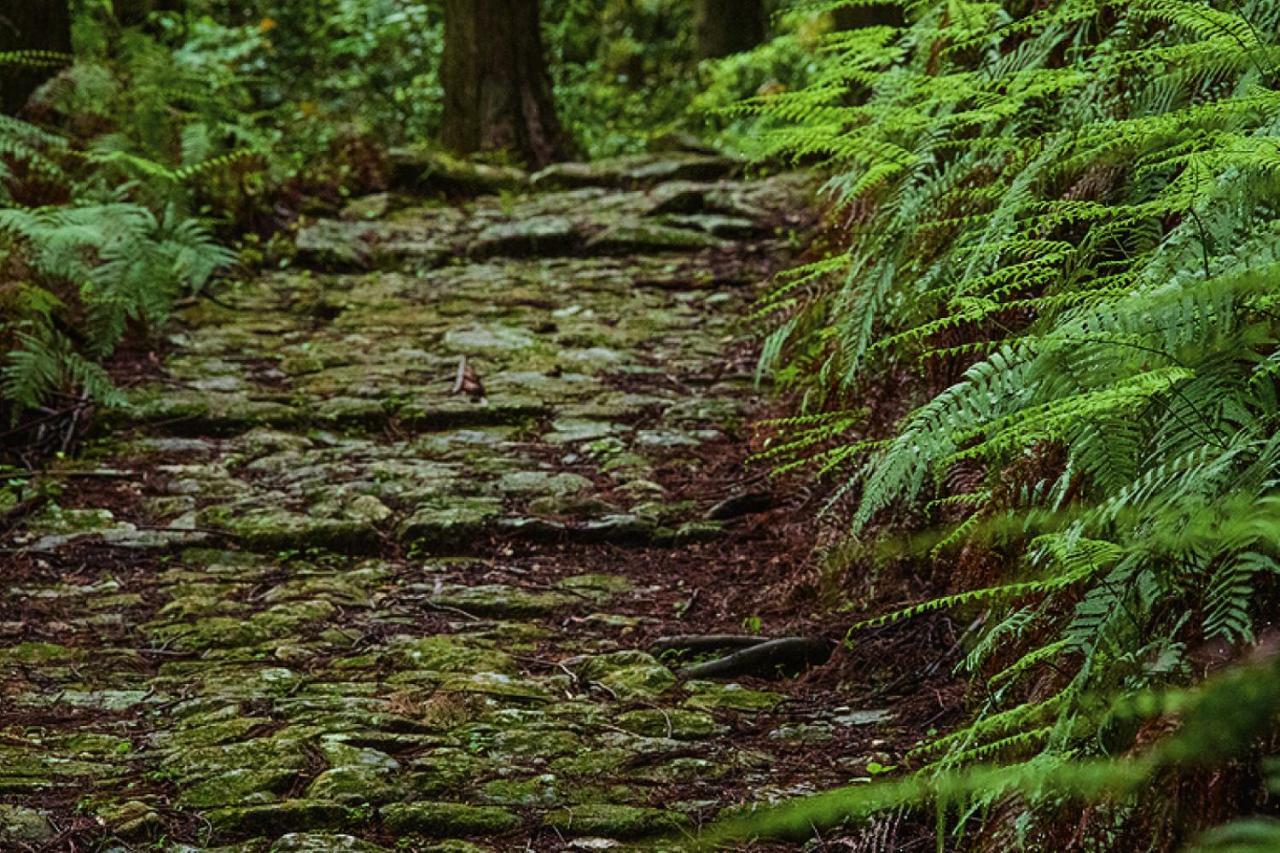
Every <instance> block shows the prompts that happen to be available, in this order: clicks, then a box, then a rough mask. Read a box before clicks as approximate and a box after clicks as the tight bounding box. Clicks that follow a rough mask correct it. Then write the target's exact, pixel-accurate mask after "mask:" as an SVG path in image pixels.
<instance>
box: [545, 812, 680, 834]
mask: <svg viewBox="0 0 1280 853" xmlns="http://www.w3.org/2000/svg"><path fill="white" fill-rule="evenodd" d="M546 822H547V825H548V826H550V827H552V828H554V829H557V830H559V831H560V832H563V833H565V834H566V835H598V836H603V837H606V838H622V839H631V838H640V837H643V836H645V835H652V834H656V833H660V832H669V831H670V830H672V829H677V828H679V827H681V826H684V825H685V824H686V823H687V819H686V818H685V817H684V816H683V815H681V814H678V813H675V812H668V811H663V810H662V809H652V808H644V807H642V806H620V805H612V804H608V803H591V804H586V805H581V806H572V807H570V808H566V809H561V810H560V811H556V812H552V813H551V814H549V815H547V817H546Z"/></svg>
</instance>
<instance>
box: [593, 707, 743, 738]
mask: <svg viewBox="0 0 1280 853" xmlns="http://www.w3.org/2000/svg"><path fill="white" fill-rule="evenodd" d="M618 725H619V726H620V727H622V728H624V729H626V730H627V731H629V732H634V733H635V734H638V735H645V736H646V737H668V738H677V739H681V740H685V739H690V740H696V739H699V738H707V737H711V736H712V735H716V734H720V733H722V732H724V731H725V730H726V729H725V727H724V726H721V725H719V724H717V723H716V721H715V720H713V719H712V718H711V717H710V716H708V715H707V714H701V713H698V712H696V711H687V710H684V709H681V708H666V709H664V708H646V709H643V710H638V711H628V712H627V713H625V714H623V715H622V716H620V717H618Z"/></svg>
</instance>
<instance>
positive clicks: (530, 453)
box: [0, 155, 956, 851]
mask: <svg viewBox="0 0 1280 853" xmlns="http://www.w3.org/2000/svg"><path fill="white" fill-rule="evenodd" d="M539 184H540V187H539V189H538V191H532V192H516V193H512V192H504V193H501V194H498V195H490V196H484V197H480V198H476V199H472V200H464V201H458V202H456V203H453V204H445V203H441V202H428V201H425V200H424V199H422V198H413V197H410V196H403V195H398V194H394V193H393V194H386V195H381V196H376V197H372V198H368V199H362V200H359V201H357V202H355V203H353V204H352V205H351V206H349V207H348V209H347V210H346V211H344V214H343V216H341V217H337V218H333V219H329V220H318V221H313V222H311V223H310V224H308V225H307V226H306V227H305V228H304V229H303V230H301V231H300V233H299V238H298V254H297V257H296V258H295V259H294V262H293V264H292V265H291V266H290V267H288V268H287V269H285V270H283V271H280V272H273V273H266V274H262V275H258V276H256V277H250V278H247V279H246V280H243V281H240V282H238V283H236V284H234V285H228V286H227V287H225V288H220V289H219V290H218V291H217V293H216V299H201V300H200V301H199V302H198V303H197V304H194V305H191V306H189V307H188V308H187V309H186V310H185V311H184V312H183V313H182V314H181V316H180V318H179V321H178V322H177V323H176V324H175V327H174V328H173V330H172V334H171V336H170V340H169V346H168V349H167V351H166V352H165V353H163V354H162V355H160V356H157V357H153V358H148V357H147V356H146V354H135V356H134V357H133V358H132V359H127V360H124V361H122V362H121V363H120V364H118V365H117V366H116V369H117V373H118V375H119V376H120V378H121V380H122V382H124V383H125V384H126V385H127V386H128V397H129V404H128V405H127V406H124V407H122V408H121V409H120V410H118V411H113V412H108V413H105V414H104V415H103V417H102V419H101V422H102V424H103V426H104V427H105V428H104V429H102V430H101V433H102V435H103V436H104V437H102V438H100V439H99V440H97V441H96V442H95V443H93V444H91V445H90V446H89V447H87V448H86V449H85V450H84V451H83V452H81V453H79V454H77V455H76V457H75V458H74V459H71V460H68V461H65V462H63V463H60V464H58V465H56V466H55V467H54V469H53V470H52V471H51V472H50V473H49V474H48V476H47V477H46V478H45V482H46V494H48V495H49V497H50V499H49V500H48V501H47V502H45V503H43V504H39V505H33V506H30V507H26V508H24V509H25V510H26V512H25V513H24V514H23V515H22V517H18V516H17V515H14V514H11V515H10V517H8V518H7V519H0V521H2V522H3V524H0V534H2V535H3V538H2V539H0V548H2V549H3V552H2V553H3V558H2V559H3V562H4V564H5V566H6V570H5V575H6V584H5V587H4V589H3V592H0V849H5V850H9V849H48V850H73V849H74V850H85V849H104V848H114V849H142V848H147V849H154V847H153V846H152V845H155V844H156V843H157V842H160V845H159V846H160V847H162V848H165V849H186V848H184V847H183V845H189V847H190V848H194V849H209V848H211V847H221V848H222V849H227V850H244V851H265V850H293V851H297V850H380V849H384V848H387V847H398V848H400V849H406V848H407V849H414V850H450V851H466V850H491V849H496V850H515V849H520V850H525V849H529V850H539V851H541V850H563V849H607V848H609V847H615V846H619V845H625V844H628V843H630V841H631V840H632V839H635V838H638V837H641V836H649V835H653V834H654V833H662V832H664V831H665V832H667V833H668V838H669V841H668V842H666V846H668V847H670V848H671V849H683V848H685V847H687V846H689V844H690V842H689V841H688V838H689V837H690V834H691V833H693V832H695V831H696V829H697V828H698V826H699V825H701V824H703V823H704V822H705V821H707V820H709V819H710V818H712V817H714V816H715V815H716V814H718V813H720V812H722V810H724V809H726V808H732V807H739V806H742V805H744V804H751V803H762V802H769V801H773V800H777V799H779V798H783V797H788V796H794V795H797V794H802V793H806V792H810V791H814V790H819V789H823V788H827V787H830V786H833V785H838V784H847V783H849V782H850V781H851V780H856V779H860V778H866V777H867V776H869V775H872V772H871V771H869V769H868V768H869V766H870V768H871V770H872V771H874V770H875V769H876V765H877V764H879V765H891V764H894V763H895V762H896V761H898V760H899V759H900V757H901V754H902V751H903V749H904V748H905V747H907V746H909V745H910V744H911V743H912V742H913V740H914V739H915V737H916V733H918V732H919V731H921V730H922V729H923V728H925V727H927V726H929V725H933V724H936V723H937V721H938V720H939V719H941V718H942V716H943V715H945V714H946V713H948V711H947V709H948V708H951V707H954V706H955V704H956V702H955V698H956V697H955V696H954V695H951V696H945V695H942V694H939V693H938V692H937V691H933V692H932V693H928V692H927V691H926V693H928V695H927V696H925V698H921V691H919V690H916V691H915V692H914V693H911V688H912V687H913V686H914V685H915V683H916V682H918V680H919V677H920V674H919V673H913V672H912V666H913V664H912V663H911V661H910V660H909V659H908V660H907V661H906V663H905V665H903V664H895V665H894V666H898V669H896V670H893V671H888V668H889V667H890V666H891V665H890V663H889V661H888V657H889V656H888V655H886V654H883V653H882V650H881V651H877V650H876V648H875V646H874V644H873V645H871V646H869V647H867V648H866V650H864V651H862V652H854V653H850V652H847V651H845V650H843V649H838V648H837V649H836V650H835V655H834V658H833V660H832V662H831V663H829V664H827V665H826V666H821V667H816V668H814V669H811V670H809V671H808V672H805V673H801V674H799V676H798V677H791V676H787V677H776V675H777V673H771V672H768V671H761V672H758V673H754V674H747V675H743V676H741V677H738V678H736V679H733V680H723V679H722V680H707V679H696V678H687V677H685V675H684V674H682V673H681V671H680V670H681V668H682V667H683V666H685V665H687V663H688V661H687V660H679V659H675V658H673V657H672V656H671V655H670V654H669V653H668V654H660V655H656V656H655V655H654V654H652V653H651V652H652V651H653V643H654V641H655V640H657V639H658V638H659V637H662V636H666V635H687V634H709V633H719V632H732V633H739V634H741V633H762V634H764V635H767V636H785V635H802V636H805V635H815V634H816V635H824V636H827V637H830V638H833V639H838V638H839V633H838V629H837V627H836V623H835V622H833V621H832V620H831V617H829V616H828V617H824V616H822V615H820V614H821V610H820V608H819V607H818V604H817V601H816V597H815V593H814V585H815V584H814V571H813V569H812V566H811V565H810V561H811V559H812V553H813V545H814V538H813V537H814V532H813V527H812V523H811V519H812V518H813V516H814V514H815V507H814V505H813V504H814V503H815V502H816V500H817V498H815V497H814V496H813V495H810V494H809V493H808V492H806V491H805V490H804V489H803V488H802V487H801V486H800V485H798V484H796V485H788V484H786V483H778V482H775V481H772V480H770V479H768V478H766V477H764V476H763V472H762V471H760V470H754V471H753V470H752V469H751V468H750V467H748V466H747V465H745V464H744V462H745V460H746V458H747V457H748V456H749V455H750V452H751V446H750V441H751V434H752V433H751V424H752V422H753V420H754V419H757V418H759V417H761V416H762V414H764V413H765V406H766V402H765V400H764V399H762V397H761V395H760V392H759V391H758V389H757V388H756V386H755V384H754V379H753V366H754V359H755V353H754V352H753V350H752V348H751V346H750V345H749V344H747V343H744V340H745V339H744V337H743V334H742V333H743V331H744V329H745V324H746V321H745V318H746V316H747V315H748V314H749V311H750V306H751V303H752V301H753V299H754V298H755V297H756V296H757V295H759V293H760V291H761V288H762V287H764V286H766V285H767V283H768V281H769V279H770V276H771V274H772V272H773V271H774V270H776V269H778V268H780V267H782V266H784V265H786V264H787V263H789V262H791V261H792V260H794V255H795V253H796V252H797V251H799V249H800V248H801V247H802V245H803V243H804V235H805V233H806V231H807V229H809V228H810V227H811V225H812V216H811V215H810V214H808V213H805V212H804V211H806V209H808V207H809V206H810V205H811V195H812V190H813V187H812V185H811V184H810V182H809V181H807V180H806V179H804V178H802V177H800V176H796V175H779V176H774V177H770V178H763V179H756V180H751V181H745V180H741V179H738V178H736V177H734V176H733V172H732V164H729V163H727V162H725V161H722V160H719V159H717V158H712V157H704V156H693V155H688V156H684V155H682V156H674V155H672V156H666V157H652V158H640V159H631V160H625V161H615V162H612V163H603V164H599V165H595V166H591V167H586V166H580V165H571V166H566V167H561V168H558V169H554V170H552V172H550V173H547V174H544V175H543V176H541V179H540V181H539ZM460 361H461V362H462V363H463V364H462V367H463V368H464V369H462V370H460ZM460 376H461V378H462V380H463V381H462V382H461V383H460V384H461V385H462V386H464V387H462V388H461V390H460V392H459V393H455V388H456V386H457V385H458V384H459V383H458V379H459V377H460ZM4 527H7V528H8V529H7V530H5V529H4ZM815 614H817V615H815ZM924 630H925V633H927V631H928V630H932V628H930V627H929V626H926V629H924ZM945 640H946V638H945V637H944V638H939V639H934V640H931V639H930V638H929V637H927V636H924V635H917V636H915V637H914V638H912V639H911V642H912V643H914V644H916V645H917V647H919V646H925V645H928V644H930V643H931V642H935V643H937V644H938V645H940V646H941V645H945ZM859 655H861V657H859ZM768 676H775V677H773V678H768ZM907 693H911V695H912V696H914V697H915V698H913V699H911V700H910V701H904V700H902V699H901V697H902V696H903V695H906V694H907ZM895 697H896V698H895ZM886 831H887V830H886ZM837 842H838V839H829V840H828V843H830V844H832V845H836V843H837ZM930 843H931V842H930ZM472 845H474V846H472ZM908 847H909V845H907V846H903V845H899V846H897V847H895V848H894V849H908ZM753 849H756V848H753ZM758 849H766V848H765V846H763V845H762V846H761V847H759V848H758ZM770 849H771V848H770ZM819 849H823V848H819ZM830 849H847V848H845V847H840V846H831V847H830Z"/></svg>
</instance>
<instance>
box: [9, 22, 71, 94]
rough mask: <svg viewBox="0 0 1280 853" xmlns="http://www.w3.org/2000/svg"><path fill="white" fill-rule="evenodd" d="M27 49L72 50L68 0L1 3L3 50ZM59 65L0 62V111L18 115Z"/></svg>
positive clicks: (61, 51)
mask: <svg viewBox="0 0 1280 853" xmlns="http://www.w3.org/2000/svg"><path fill="white" fill-rule="evenodd" d="M23 50H52V51H56V52H58V53H70V52H71V12H70V10H69V9H68V7H67V2H66V0H5V2H3V3H0V53H12V52H16V51H23ZM55 70H56V69H55V68H48V67H30V66H27V65H23V64H20V63H15V62H4V63H0V111H3V112H4V113H6V114H8V115H16V114H18V113H19V112H21V111H22V108H23V107H25V106H26V104H27V101H28V100H29V99H30V98H31V93H32V92H34V91H35V90H36V88H37V87H39V85H40V84H41V83H43V82H44V81H45V80H48V79H49V78H50V77H51V76H53V73H54V71H55Z"/></svg>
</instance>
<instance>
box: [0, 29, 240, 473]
mask: <svg viewBox="0 0 1280 853" xmlns="http://www.w3.org/2000/svg"><path fill="white" fill-rule="evenodd" d="M75 41H76V54H75V56H60V55H59V56H55V55H51V54H48V55H41V56H40V57H37V59H38V61H40V62H41V63H43V65H44V66H45V67H47V68H49V70H50V71H52V72H56V73H54V74H53V76H52V78H51V79H50V80H49V81H48V82H47V83H46V84H45V85H44V86H43V87H42V88H41V89H40V90H39V91H38V92H37V93H36V94H35V96H34V97H33V99H32V103H31V105H30V106H29V108H28V112H27V115H28V117H29V119H30V120H27V119H24V118H16V117H11V116H2V117H0V205H3V208H2V209H0V353H3V355H0V432H3V433H4V435H5V437H6V438H16V439H21V441H15V442H13V443H14V444H24V445H25V447H24V452H28V453H35V454H37V455H38V454H39V453H41V452H47V451H50V450H58V449H65V448H66V445H67V443H68V441H69V440H70V438H72V437H73V436H72V433H71V432H67V433H61V427H62V426H64V425H69V426H68V428H69V429H71V430H72V431H74V427H76V426H77V425H78V424H80V423H82V422H83V421H82V419H81V418H80V415H81V414H82V413H84V411H85V410H86V409H88V408H90V407H92V406H93V405H95V404H101V403H109V402H112V401H114V399H115V398H116V390H115V388H114V387H113V385H112V383H111V380H110V379H109V378H108V376H107V373H106V371H105V370H104V368H103V366H102V363H103V362H104V361H105V360H106V359H107V358H109V357H110V356H111V355H112V353H113V352H114V351H115V350H116V348H117V347H118V346H119V345H120V343H121V342H122V341H123V340H124V339H125V337H126V335H127V334H129V333H130V332H136V333H138V334H141V335H147V334H149V333H152V332H154V331H155V330H157V329H158V328H159V327H160V325H161V324H162V323H163V321H164V320H165V318H166V317H167V315H168V312H169V309H170V307H171V305H172V304H173V302H174V301H175V300H176V299H178V298H179V297H181V296H184V295H188V294H191V293H193V292H195V291H197V290H199V289H200V288H201V287H203V286H204V285H206V284H207V283H208V282H209V281H210V279H211V278H212V277H213V276H214V274H215V273H216V272H217V271H218V270H219V269H220V268H223V267H226V266H227V265H229V264H231V263H232V262H233V261H234V260H235V257H234V255H233V254H232V253H231V252H230V251H228V250H227V249H225V248H223V247H222V246H220V245H219V243H218V242H217V241H216V240H215V239H214V237H213V235H212V233H211V231H210V230H209V228H208V227H207V225H206V224H205V223H204V222H203V221H202V219H201V217H200V215H199V214H200V213H201V212H205V213H208V212H211V210H212V209H211V208H210V206H209V205H210V203H211V201H210V200H211V199H213V198H214V197H215V195H214V193H212V192H204V193H203V195H202V190H204V191H207V190H210V189H212V188H216V187H218V182H219V181H220V180H225V176H226V175H227V173H228V172H229V171H231V170H233V168H234V166H235V165H236V164H237V163H238V162H240V161H241V160H243V159H244V157H245V149H242V148H240V147H238V145H237V143H238V142H240V141H242V140H240V139H238V138H237V133H236V132H235V129H236V127H237V126H239V119H238V107H239V105H238V104H237V102H236V100H235V98H236V91H237V90H236V89H235V88H234V87H233V86H230V85H228V81H226V80H222V79H218V78H216V77H212V78H211V77H210V76H209V75H208V74H207V73H206V72H202V71H200V70H198V69H194V68H184V67H183V66H182V65H181V64H180V63H179V64H178V65H177V66H176V67H175V65H174V63H173V62H172V57H171V56H170V54H169V52H168V51H166V50H164V49H163V48H161V47H160V46H159V45H158V44H157V43H156V42H155V41H154V40H152V39H150V38H149V37H147V36H145V35H144V34H142V33H141V32H139V31H136V30H127V29H124V28H121V27H119V26H118V25H117V24H116V23H115V21H114V19H113V18H112V17H111V16H110V15H109V13H102V14H93V13H92V10H85V11H83V12H82V14H81V15H80V16H79V17H78V22H77V29H76V32H75ZM0 59H4V60H5V61H6V62H9V63H24V64H29V63H30V61H31V56H30V55H29V54H28V53H27V52H19V53H15V54H8V55H5V56H4V57H0ZM202 199H203V200H202ZM54 423H56V424H57V425H58V427H59V429H57V430H52V431H51V430H48V429H45V427H48V426H50V425H52V424H54ZM32 430H34V431H35V432H37V433H39V434H40V435H42V436H44V437H46V438H52V439H55V441H54V442H53V445H52V446H43V445H45V444H46V442H43V441H35V442H33V441H32V434H31V432H32ZM5 443H6V444H9V443H10V442H5Z"/></svg>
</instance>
